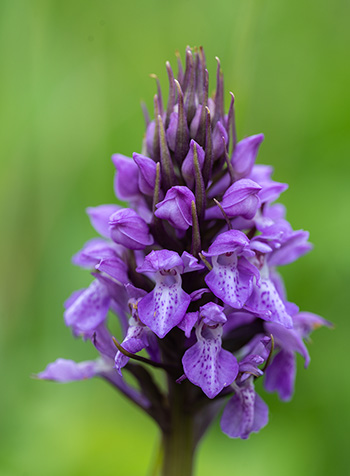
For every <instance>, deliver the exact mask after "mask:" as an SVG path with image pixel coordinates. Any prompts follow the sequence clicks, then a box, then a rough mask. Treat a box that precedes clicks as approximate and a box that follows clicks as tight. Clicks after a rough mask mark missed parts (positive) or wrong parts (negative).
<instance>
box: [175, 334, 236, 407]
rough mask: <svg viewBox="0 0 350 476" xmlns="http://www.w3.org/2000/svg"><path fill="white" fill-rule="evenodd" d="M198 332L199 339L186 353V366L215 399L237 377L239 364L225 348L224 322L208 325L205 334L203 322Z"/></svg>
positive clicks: (194, 378) (194, 382)
mask: <svg viewBox="0 0 350 476" xmlns="http://www.w3.org/2000/svg"><path fill="white" fill-rule="evenodd" d="M196 334H197V339H198V341H197V343H196V344H194V345H193V346H192V347H190V348H189V349H188V350H187V351H186V352H185V354H184V356H183V358H182V365H183V368H184V372H185V375H186V377H187V378H188V380H190V382H192V383H193V384H194V385H198V386H199V387H201V389H202V390H203V392H204V393H205V394H206V395H207V397H209V398H214V397H216V395H218V394H219V393H220V392H221V390H222V389H223V388H224V387H227V386H228V385H230V384H231V383H232V382H233V381H234V379H235V378H236V377H237V374H238V363H237V360H236V357H234V356H233V355H232V354H231V352H228V351H227V350H224V349H222V348H221V335H222V328H221V326H220V325H219V327H217V328H215V329H211V328H206V333H205V335H203V334H202V325H200V327H199V328H198V329H197V331H196Z"/></svg>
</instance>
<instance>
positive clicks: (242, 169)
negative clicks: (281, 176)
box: [232, 134, 264, 178]
mask: <svg viewBox="0 0 350 476" xmlns="http://www.w3.org/2000/svg"><path fill="white" fill-rule="evenodd" d="M263 140H264V135H263V134H257V135H254V136H250V137H246V138H244V139H243V140H241V141H240V142H238V144H237V145H236V147H235V149H234V151H233V155H232V166H233V169H234V172H235V177H237V178H243V177H247V176H248V175H249V174H250V172H251V170H252V168H253V165H254V162H255V159H256V156H257V154H258V150H259V147H260V144H261V142H262V141H263Z"/></svg>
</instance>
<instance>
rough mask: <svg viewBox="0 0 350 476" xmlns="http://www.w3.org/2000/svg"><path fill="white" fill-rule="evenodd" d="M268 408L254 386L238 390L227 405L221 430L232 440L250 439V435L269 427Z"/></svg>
mask: <svg viewBox="0 0 350 476" xmlns="http://www.w3.org/2000/svg"><path fill="white" fill-rule="evenodd" d="M267 422H268V407H267V405H266V403H265V402H264V401H263V400H262V399H261V398H260V397H259V395H258V394H256V393H255V390H254V386H253V384H249V385H247V386H244V387H243V388H242V389H237V392H236V393H235V395H234V396H233V397H232V398H231V399H230V400H229V402H228V404H227V405H226V407H225V409H224V412H223V415H222V418H221V429H222V431H223V432H224V433H226V435H228V436H229V437H230V438H242V439H247V438H249V435H250V433H252V432H255V433H257V432H258V431H259V430H261V428H263V427H264V426H265V425H267Z"/></svg>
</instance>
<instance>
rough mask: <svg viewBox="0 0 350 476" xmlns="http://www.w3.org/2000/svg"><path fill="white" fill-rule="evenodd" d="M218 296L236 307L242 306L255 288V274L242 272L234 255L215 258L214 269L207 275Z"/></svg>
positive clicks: (207, 279) (208, 282)
mask: <svg viewBox="0 0 350 476" xmlns="http://www.w3.org/2000/svg"><path fill="white" fill-rule="evenodd" d="M205 282H206V284H207V286H208V288H209V289H210V290H211V291H212V292H213V293H214V294H215V296H216V297H218V298H220V299H222V300H223V301H224V302H225V303H226V304H228V305H230V306H232V307H234V308H235V309H240V308H242V307H243V306H244V305H245V303H246V301H247V300H248V298H249V296H250V295H251V293H252V290H253V275H249V274H246V273H245V272H244V273H242V272H240V270H239V268H238V266H237V258H235V256H234V255H232V256H229V257H226V256H225V257H220V261H219V260H217V259H216V258H213V269H212V270H211V271H210V272H209V273H208V274H207V276H206V277H205Z"/></svg>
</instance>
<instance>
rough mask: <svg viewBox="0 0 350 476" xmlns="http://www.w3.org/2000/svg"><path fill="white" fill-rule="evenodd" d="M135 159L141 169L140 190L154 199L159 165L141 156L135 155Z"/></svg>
mask: <svg viewBox="0 0 350 476" xmlns="http://www.w3.org/2000/svg"><path fill="white" fill-rule="evenodd" d="M133 159H134V161H135V163H136V164H137V166H138V168H139V171H140V173H139V188H140V190H141V192H142V193H144V194H145V195H150V196H151V197H153V194H154V187H155V183H156V174H157V164H156V163H155V162H154V160H152V159H150V158H149V157H146V156H144V155H141V154H136V153H134V154H133Z"/></svg>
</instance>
